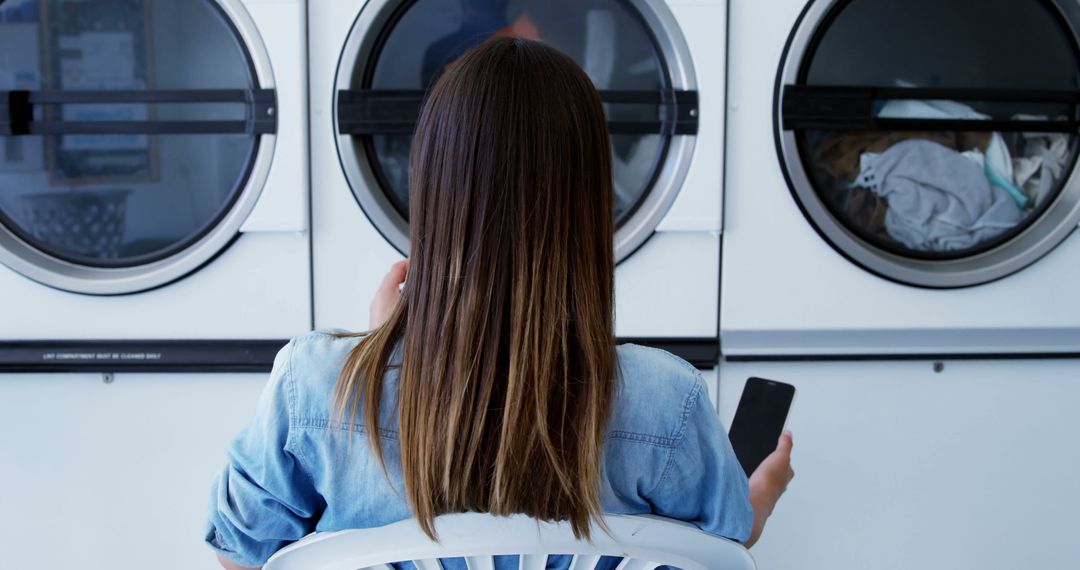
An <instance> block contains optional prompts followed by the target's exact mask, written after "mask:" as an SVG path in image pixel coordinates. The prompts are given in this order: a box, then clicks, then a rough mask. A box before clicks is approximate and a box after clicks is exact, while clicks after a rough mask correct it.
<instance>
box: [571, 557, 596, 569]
mask: <svg viewBox="0 0 1080 570" xmlns="http://www.w3.org/2000/svg"><path fill="white" fill-rule="evenodd" d="M599 563H600V557H599V556H598V555H596V554H578V555H576V556H574V559H573V560H571V561H570V570H594V569H595V568H596V565H597V564H599Z"/></svg>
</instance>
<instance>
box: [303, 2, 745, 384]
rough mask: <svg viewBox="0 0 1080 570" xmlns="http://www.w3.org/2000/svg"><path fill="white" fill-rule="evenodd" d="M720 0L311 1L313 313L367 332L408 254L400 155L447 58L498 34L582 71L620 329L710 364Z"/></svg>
mask: <svg viewBox="0 0 1080 570" xmlns="http://www.w3.org/2000/svg"><path fill="white" fill-rule="evenodd" d="M726 18H727V6H726V2H723V1H693V2H690V1H687V2H682V1H672V2H662V1H658V0H587V1H578V0H574V1H570V0H564V1H556V2H550V1H546V0H544V1H541V0H368V1H367V2H363V1H349V2H313V3H311V4H310V6H309V30H310V32H309V33H310V37H311V43H310V49H311V51H310V69H311V92H310V99H311V132H312V135H311V138H312V168H313V170H312V173H313V178H312V183H313V193H312V208H313V244H314V252H313V256H314V270H313V271H314V276H315V278H314V287H315V296H314V298H315V309H314V310H315V325H316V327H317V328H324V327H340V328H345V329H350V330H364V329H366V327H367V308H368V303H369V302H370V299H371V298H372V296H373V294H374V292H375V290H376V287H377V286H378V284H379V282H380V280H381V278H382V275H383V274H384V273H385V271H386V270H387V269H388V268H389V267H390V265H391V264H392V263H393V262H395V261H396V260H398V259H401V257H402V255H404V254H407V252H408V249H409V243H408V219H407V215H408V207H407V204H408V184H407V180H408V156H409V148H410V145H411V138H412V132H413V130H414V129H415V124H416V120H417V117H418V114H419V110H420V108H421V104H422V101H423V99H424V93H425V89H427V88H428V87H430V85H431V84H432V83H433V81H434V80H435V79H436V78H437V77H438V75H439V73H440V72H441V70H442V69H443V68H444V67H445V66H446V65H447V64H448V63H449V62H451V61H453V60H454V59H455V58H456V57H458V56H459V55H461V54H462V53H463V52H464V51H465V50H467V49H468V48H469V47H471V46H473V45H476V44H478V43H479V42H481V41H483V40H484V39H486V38H488V37H491V36H493V35H495V34H502V35H517V36H522V37H530V38H534V39H537V38H538V39H541V40H543V41H546V42H548V43H550V44H551V45H554V46H555V47H557V48H559V49H560V50H562V51H564V52H565V53H567V54H568V55H570V56H571V57H573V58H574V59H575V61H577V62H578V63H579V64H580V65H581V66H582V68H583V69H584V70H585V71H586V73H588V74H589V76H590V77H591V78H592V79H593V81H594V83H595V84H596V85H597V87H598V89H599V90H600V92H601V95H602V98H603V100H604V102H605V107H606V111H607V114H608V118H609V125H610V129H611V134H612V153H613V154H612V155H613V157H614V165H615V168H614V170H615V192H616V200H615V202H616V217H617V231H616V235H615V250H616V257H617V259H618V266H617V269H616V320H615V323H616V332H617V334H618V335H619V336H620V337H621V338H623V339H625V340H633V341H636V342H640V343H645V344H653V345H656V346H661V347H663V348H667V349H668V350H671V351H673V352H675V353H677V354H680V355H682V356H684V357H686V358H687V359H688V360H690V361H692V362H695V363H698V364H701V365H705V366H708V365H712V364H715V361H716V358H717V319H718V305H719V292H718V286H719V257H720V230H721V226H720V220H721V206H722V200H721V189H722V181H723V161H722V157H723V140H724V135H723V134H724V128H723V127H724V97H725V64H724V52H725V48H726V42H725V34H726V29H727V26H726Z"/></svg>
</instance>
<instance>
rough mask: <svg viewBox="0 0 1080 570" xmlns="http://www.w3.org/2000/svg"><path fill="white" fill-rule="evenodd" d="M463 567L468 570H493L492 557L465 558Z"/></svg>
mask: <svg viewBox="0 0 1080 570" xmlns="http://www.w3.org/2000/svg"><path fill="white" fill-rule="evenodd" d="M465 565H466V566H468V567H469V570H495V557H494V556H466V557H465Z"/></svg>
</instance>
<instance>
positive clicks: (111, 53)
mask: <svg viewBox="0 0 1080 570" xmlns="http://www.w3.org/2000/svg"><path fill="white" fill-rule="evenodd" d="M272 87H273V80H272V78H271V73H270V65H269V60H268V58H267V56H266V53H265V51H264V50H263V49H262V47H261V43H260V41H259V38H258V34H257V33H256V31H255V29H254V24H253V23H252V22H251V20H250V19H249V17H248V15H247V13H246V12H245V11H244V9H243V7H242V6H241V4H240V3H239V0H185V1H183V2H154V1H151V0H108V1H102V2H82V1H71V0H6V1H2V0H0V262H2V263H4V264H6V265H7V266H9V267H11V268H12V269H14V270H16V271H18V272H20V273H22V274H23V275H25V276H27V277H29V278H31V279H34V280H36V281H39V282H41V283H43V284H45V285H49V286H52V287H56V288H59V289H64V290H67V291H73V292H77V293H88V294H98V295H115V294H124V293H133V292H137V291H143V290H147V289H151V288H154V287H158V286H161V285H163V284H166V283H169V282H171V281H174V280H176V279H179V278H181V277H183V276H185V275H187V274H189V273H191V272H192V271H194V270H195V269H197V268H198V267H200V266H201V265H203V264H204V263H206V262H208V261H209V260H210V259H212V258H213V257H214V256H215V255H217V254H218V253H220V252H221V251H222V250H223V249H224V248H225V247H226V246H227V245H228V244H229V243H231V241H232V240H233V239H234V238H235V237H236V236H237V235H238V230H239V227H240V224H241V223H242V221H243V220H244V218H245V217H246V216H247V214H248V213H249V212H250V210H251V208H252V206H253V205H254V203H255V201H256V199H257V198H258V194H259V191H260V189H261V187H262V184H263V181H264V180H265V177H266V173H267V171H268V169H269V162H270V158H271V155H272V152H273V148H272V147H273V144H272V137H271V138H270V139H268V140H265V141H264V140H263V139H264V135H268V134H270V133H273V132H274V131H275V129H276V119H275V117H274V101H275V97H274V91H273V90H272Z"/></svg>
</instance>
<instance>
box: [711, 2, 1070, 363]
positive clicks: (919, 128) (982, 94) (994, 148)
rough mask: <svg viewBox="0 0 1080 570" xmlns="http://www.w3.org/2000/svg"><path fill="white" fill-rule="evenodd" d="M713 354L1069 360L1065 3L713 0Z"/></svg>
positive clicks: (1067, 33)
mask: <svg viewBox="0 0 1080 570" xmlns="http://www.w3.org/2000/svg"><path fill="white" fill-rule="evenodd" d="M731 6H732V7H731V36H730V41H731V44H730V58H729V63H730V67H729V87H730V88H729V107H728V131H727V133H728V144H727V180H726V181H727V184H726V194H725V197H726V210H725V228H724V230H725V231H724V238H725V239H724V244H723V257H722V259H723V264H724V267H723V272H722V273H723V276H722V287H721V291H722V301H721V341H722V342H721V344H722V349H723V351H724V352H725V354H726V355H728V356H729V357H732V358H757V357H762V356H768V357H785V356H790V357H796V358H798V357H805V356H811V357H818V356H828V357H847V356H857V357H860V358H862V357H873V356H875V355H895V354H912V355H920V354H921V355H927V354H938V355H951V354H956V355H972V354H976V355H977V354H995V355H1003V354H1004V355H1008V354H1016V355H1024V356H1027V357H1030V356H1038V355H1075V354H1077V353H1080V296H1078V295H1077V294H1076V287H1075V284H1076V283H1077V282H1078V280H1080V236H1077V235H1076V232H1075V229H1076V227H1077V223H1078V221H1080V178H1078V176H1077V173H1076V157H1077V136H1076V135H1077V131H1078V125H1080V123H1078V122H1077V120H1078V114H1077V103H1078V101H1080V90H1078V82H1080V49H1078V36H1077V30H1078V29H1080V28H1078V25H1080V5H1078V4H1077V3H1076V2H1074V1H1071V0H987V1H984V2H979V3H978V5H977V6H974V5H972V4H971V3H970V2H962V1H960V0H905V1H904V2H897V1H892V0H813V1H809V2H808V1H806V0H776V1H772V2H755V1H752V0H742V1H737V2H733V3H732V5H731Z"/></svg>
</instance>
